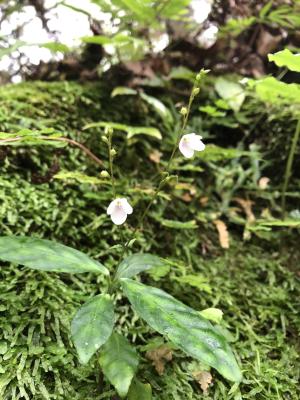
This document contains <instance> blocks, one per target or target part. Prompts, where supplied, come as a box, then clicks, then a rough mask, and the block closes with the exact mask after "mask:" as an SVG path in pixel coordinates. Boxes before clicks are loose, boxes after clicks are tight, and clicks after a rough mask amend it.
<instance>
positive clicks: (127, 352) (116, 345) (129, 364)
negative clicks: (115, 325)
mask: <svg viewBox="0 0 300 400" xmlns="http://www.w3.org/2000/svg"><path fill="white" fill-rule="evenodd" d="M99 362H100V366H101V368H102V371H103V373H104V375H105V376H106V378H107V379H108V380H109V381H110V383H111V384H112V385H113V386H114V387H115V388H116V390H117V392H118V394H119V396H121V397H125V396H126V395H127V393H128V389H129V386H130V384H131V381H132V378H133V377H134V375H135V373H136V370H137V367H138V364H139V358H138V355H137V352H136V350H135V348H134V347H133V346H132V345H131V344H130V343H129V342H128V340H127V339H126V338H125V337H124V336H122V335H120V334H119V333H112V334H111V336H110V338H109V339H108V341H107V342H106V343H105V344H104V346H103V348H102V350H101V353H100V358H99Z"/></svg>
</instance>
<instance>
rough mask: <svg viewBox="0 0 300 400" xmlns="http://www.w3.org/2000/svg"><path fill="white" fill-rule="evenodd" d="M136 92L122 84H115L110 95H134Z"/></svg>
mask: <svg viewBox="0 0 300 400" xmlns="http://www.w3.org/2000/svg"><path fill="white" fill-rule="evenodd" d="M136 94H138V92H137V91H136V90H134V89H131V88H128V87H124V86H117V87H116V88H114V90H113V91H112V92H111V95H110V96H111V97H116V96H132V95H136Z"/></svg>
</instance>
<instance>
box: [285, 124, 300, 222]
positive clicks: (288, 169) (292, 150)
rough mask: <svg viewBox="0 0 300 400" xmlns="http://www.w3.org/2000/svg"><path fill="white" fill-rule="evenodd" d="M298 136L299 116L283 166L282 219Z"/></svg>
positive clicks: (299, 129) (299, 131) (299, 128)
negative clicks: (284, 165) (284, 166)
mask: <svg viewBox="0 0 300 400" xmlns="http://www.w3.org/2000/svg"><path fill="white" fill-rule="evenodd" d="M299 136H300V118H299V119H298V122H297V125H296V129H295V133H294V136H293V139H292V144H291V148H290V152H289V156H288V160H287V163H286V168H285V174H284V182H283V186H282V193H281V212H282V219H284V217H285V208H286V201H285V200H286V191H287V188H288V185H289V180H290V177H291V173H292V166H293V161H294V157H295V152H296V148H297V143H298V141H299Z"/></svg>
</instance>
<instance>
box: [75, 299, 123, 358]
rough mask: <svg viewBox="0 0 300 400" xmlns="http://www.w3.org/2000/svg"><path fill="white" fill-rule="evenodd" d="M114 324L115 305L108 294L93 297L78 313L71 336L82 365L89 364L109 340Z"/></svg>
mask: <svg viewBox="0 0 300 400" xmlns="http://www.w3.org/2000/svg"><path fill="white" fill-rule="evenodd" d="M114 322H115V317H114V304H113V301H112V300H111V298H110V296H109V295H107V294H99V295H98V296H95V297H93V298H92V299H90V300H89V301H87V302H86V303H85V304H84V305H83V306H82V307H81V308H80V309H79V310H78V311H77V313H76V315H75V317H74V319H73V321H72V323H71V335H72V340H73V342H74V344H75V347H76V350H77V353H78V357H79V361H80V362H81V363H82V364H87V363H88V361H89V360H90V358H91V357H92V356H93V354H94V353H96V351H97V350H98V349H99V348H100V347H101V346H102V345H103V344H104V343H105V342H106V341H107V340H108V338H109V337H110V335H111V333H112V330H113V327H114Z"/></svg>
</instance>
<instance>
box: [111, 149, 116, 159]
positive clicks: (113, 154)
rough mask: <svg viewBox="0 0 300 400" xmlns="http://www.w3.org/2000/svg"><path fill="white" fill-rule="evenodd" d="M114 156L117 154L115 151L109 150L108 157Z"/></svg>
mask: <svg viewBox="0 0 300 400" xmlns="http://www.w3.org/2000/svg"><path fill="white" fill-rule="evenodd" d="M116 154H117V152H116V150H115V149H111V151H110V155H111V156H112V157H114V156H115V155H116Z"/></svg>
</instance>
